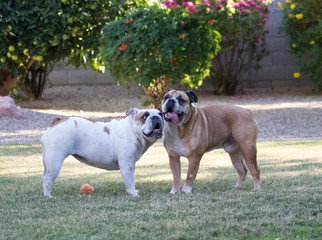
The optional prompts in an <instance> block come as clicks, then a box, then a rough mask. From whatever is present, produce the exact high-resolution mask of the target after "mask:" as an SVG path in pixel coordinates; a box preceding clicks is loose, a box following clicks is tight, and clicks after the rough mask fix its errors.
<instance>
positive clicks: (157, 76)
mask: <svg viewBox="0 0 322 240" xmlns="http://www.w3.org/2000/svg"><path fill="white" fill-rule="evenodd" d="M219 40H220V34H219V33H218V32H217V31H216V30H214V29H212V28H210V27H209V25H208V24H206V23H205V22H204V19H201V18H197V17H194V16H191V15H189V14H188V13H186V11H184V10H183V9H173V10H171V9H162V8H161V7H160V6H157V5H155V6H152V7H149V8H139V9H137V10H136V11H134V12H133V13H132V14H131V15H128V16H126V18H122V19H119V20H116V21H114V22H111V23H109V24H108V25H107V26H106V27H104V33H103V36H102V40H101V44H102V45H101V55H102V61H103V63H104V65H105V67H106V68H107V69H108V70H109V71H110V73H111V75H112V77H114V78H115V79H116V80H117V81H118V82H120V83H125V84H127V83H128V82H135V83H136V84H139V85H141V86H142V87H143V89H144V90H145V92H146V93H147V94H148V95H149V96H150V99H151V101H152V103H153V105H154V106H155V107H159V105H160V103H161V98H162V97H163V94H164V92H165V91H166V90H167V89H168V87H169V86H170V85H171V84H173V83H178V82H180V83H182V84H184V85H187V86H189V87H198V86H200V85H201V84H202V80H203V78H204V77H206V76H207V75H208V73H209V67H210V64H211V59H212V58H213V57H214V55H215V54H216V53H217V52H218V50H219Z"/></svg>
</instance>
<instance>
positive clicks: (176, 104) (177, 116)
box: [162, 89, 198, 125]
mask: <svg viewBox="0 0 322 240" xmlns="http://www.w3.org/2000/svg"><path fill="white" fill-rule="evenodd" d="M194 102H198V97H197V95H196V94H195V93H194V92H193V91H191V90H189V91H178V90H173V89H169V91H168V92H167V93H166V94H165V96H164V99H163V101H162V112H163V114H164V120H165V121H166V122H169V123H171V124H176V125H177V124H178V125H180V124H181V123H182V122H184V119H188V118H189V117H190V112H191V104H192V103H194Z"/></svg>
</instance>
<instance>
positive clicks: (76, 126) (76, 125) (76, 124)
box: [74, 120, 78, 128]
mask: <svg viewBox="0 0 322 240" xmlns="http://www.w3.org/2000/svg"><path fill="white" fill-rule="evenodd" d="M74 123H75V128H78V123H77V121H76V120H74Z"/></svg>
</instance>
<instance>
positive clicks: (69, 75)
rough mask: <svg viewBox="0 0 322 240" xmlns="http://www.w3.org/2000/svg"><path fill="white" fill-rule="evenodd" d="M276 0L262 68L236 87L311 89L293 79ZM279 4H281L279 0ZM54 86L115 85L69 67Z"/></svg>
mask: <svg viewBox="0 0 322 240" xmlns="http://www.w3.org/2000/svg"><path fill="white" fill-rule="evenodd" d="M277 2H278V0H275V1H274V2H273V3H271V4H270V5H269V9H270V20H269V21H268V22H267V23H266V28H267V29H269V31H270V33H269V34H268V35H267V38H266V41H267V48H268V50H269V51H270V55H268V56H266V57H264V58H263V59H262V61H261V65H262V68H261V69H259V70H255V69H250V70H248V71H247V72H243V73H242V74H241V76H240V80H239V82H240V85H241V86H242V87H247V88H279V87H312V86H313V83H312V82H311V81H310V80H309V78H308V77H307V76H303V74H302V75H301V77H300V78H299V79H294V77H293V73H294V72H298V71H299V64H300V61H305V59H302V60H299V59H298V58H296V57H295V56H294V55H292V54H291V53H290V52H289V40H288V38H287V37H286V36H285V34H284V33H283V32H280V31H279V27H280V23H281V19H282V10H281V9H280V8H279V7H278V6H277ZM280 2H284V1H283V0H280ZM49 78H50V80H51V82H52V83H53V84H54V85H73V84H74V85H76V84H115V83H116V82H115V81H114V80H113V79H112V78H111V77H110V76H109V74H108V73H105V74H100V73H94V72H93V70H92V69H91V68H87V69H84V68H79V69H75V67H73V66H67V67H60V66H57V67H55V68H54V71H53V72H52V73H51V74H50V75H49Z"/></svg>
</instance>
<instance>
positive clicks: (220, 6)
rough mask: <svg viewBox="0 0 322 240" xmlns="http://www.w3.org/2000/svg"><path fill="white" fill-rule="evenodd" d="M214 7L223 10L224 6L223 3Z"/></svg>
mask: <svg viewBox="0 0 322 240" xmlns="http://www.w3.org/2000/svg"><path fill="white" fill-rule="evenodd" d="M216 8H220V9H221V10H224V9H225V8H224V6H223V5H221V4H217V5H216Z"/></svg>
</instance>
